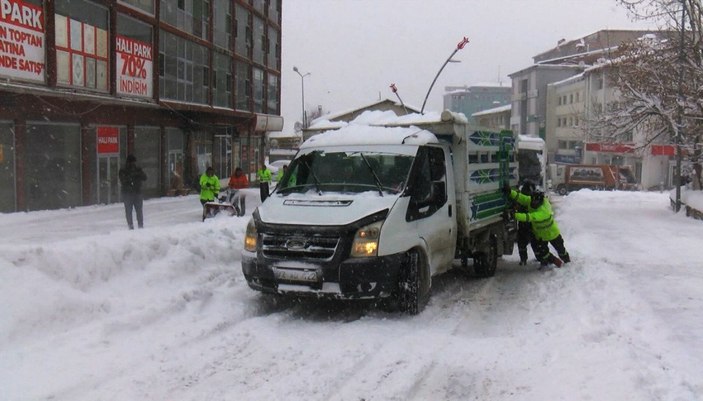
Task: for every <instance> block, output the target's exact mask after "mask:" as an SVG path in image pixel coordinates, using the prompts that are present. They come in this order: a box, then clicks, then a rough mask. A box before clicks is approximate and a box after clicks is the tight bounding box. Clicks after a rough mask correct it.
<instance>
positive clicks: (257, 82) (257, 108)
mask: <svg viewBox="0 0 703 401" xmlns="http://www.w3.org/2000/svg"><path fill="white" fill-rule="evenodd" d="M252 82H253V84H254V85H253V86H254V88H253V89H254V112H256V113H264V71H263V70H261V69H259V68H252Z"/></svg>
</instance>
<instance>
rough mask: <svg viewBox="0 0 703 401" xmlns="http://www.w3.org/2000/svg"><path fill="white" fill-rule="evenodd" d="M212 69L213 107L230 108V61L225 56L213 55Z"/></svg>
mask: <svg viewBox="0 0 703 401" xmlns="http://www.w3.org/2000/svg"><path fill="white" fill-rule="evenodd" d="M214 57H215V58H214V59H213V63H212V65H213V68H214V69H215V76H214V79H213V89H212V90H213V93H212V96H213V104H214V105H215V106H222V107H230V108H231V107H232V60H231V58H230V57H229V56H227V55H225V54H220V53H215V54H214Z"/></svg>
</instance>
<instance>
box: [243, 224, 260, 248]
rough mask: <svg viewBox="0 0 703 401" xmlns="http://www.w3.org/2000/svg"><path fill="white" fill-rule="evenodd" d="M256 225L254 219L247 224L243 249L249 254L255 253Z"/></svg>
mask: <svg viewBox="0 0 703 401" xmlns="http://www.w3.org/2000/svg"><path fill="white" fill-rule="evenodd" d="M256 236H257V234H256V225H255V224H254V219H251V220H249V224H247V234H246V235H245V236H244V249H245V250H247V251H249V252H256Z"/></svg>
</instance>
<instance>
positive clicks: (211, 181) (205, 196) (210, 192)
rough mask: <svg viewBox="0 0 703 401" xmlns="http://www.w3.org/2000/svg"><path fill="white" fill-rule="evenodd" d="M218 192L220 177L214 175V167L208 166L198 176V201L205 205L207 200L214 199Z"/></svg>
mask: <svg viewBox="0 0 703 401" xmlns="http://www.w3.org/2000/svg"><path fill="white" fill-rule="evenodd" d="M219 193H220V179H219V178H217V176H216V175H215V169H214V168H212V167H208V168H207V169H206V170H205V173H204V174H203V175H201V176H200V203H202V204H203V205H205V204H206V203H207V202H212V201H214V200H215V198H216V197H217V195H218V194H219Z"/></svg>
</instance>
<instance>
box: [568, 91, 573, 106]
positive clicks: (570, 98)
mask: <svg viewBox="0 0 703 401" xmlns="http://www.w3.org/2000/svg"><path fill="white" fill-rule="evenodd" d="M573 103H574V94H573V93H571V94H569V104H573Z"/></svg>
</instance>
